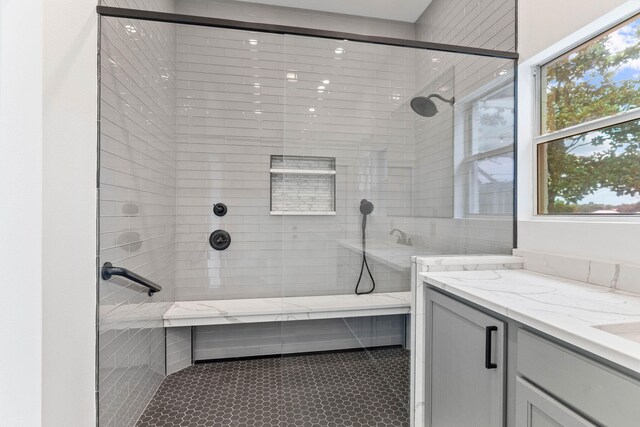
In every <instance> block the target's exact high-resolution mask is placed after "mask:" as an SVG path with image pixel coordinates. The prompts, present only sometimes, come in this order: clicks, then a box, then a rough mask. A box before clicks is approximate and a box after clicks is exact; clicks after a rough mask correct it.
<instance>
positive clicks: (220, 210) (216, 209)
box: [213, 203, 227, 216]
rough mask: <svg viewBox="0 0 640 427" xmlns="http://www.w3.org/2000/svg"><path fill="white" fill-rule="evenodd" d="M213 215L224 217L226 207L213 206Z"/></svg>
mask: <svg viewBox="0 0 640 427" xmlns="http://www.w3.org/2000/svg"><path fill="white" fill-rule="evenodd" d="M213 213H214V214H215V215H216V216H225V215H226V214H227V205H225V204H224V203H216V204H215V205H213Z"/></svg>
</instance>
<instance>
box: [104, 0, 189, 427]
mask: <svg viewBox="0 0 640 427" xmlns="http://www.w3.org/2000/svg"><path fill="white" fill-rule="evenodd" d="M114 3H116V2H114ZM117 3H118V4H116V5H121V6H132V7H141V8H144V7H145V3H144V2H140V3H137V2H136V3H135V4H134V2H127V3H126V4H120V3H121V2H117ZM160 3H162V5H163V7H164V8H165V9H166V10H173V8H172V2H169V1H165V2H154V4H155V5H158V4H160ZM147 6H148V5H147ZM174 49H175V28H174V26H172V25H169V24H161V23H154V22H142V21H137V20H125V19H114V18H102V19H101V52H100V53H101V69H100V72H101V85H100V91H101V103H100V111H101V115H100V129H101V134H100V182H99V186H100V189H99V190H100V254H99V255H100V262H101V263H104V262H106V261H109V262H112V263H113V264H114V265H117V266H122V267H125V268H128V269H130V270H133V271H135V272H136V273H139V274H141V275H143V276H145V277H148V278H149V279H151V280H153V281H155V282H157V283H159V284H160V285H161V286H162V287H163V290H162V292H160V293H157V294H155V295H154V296H153V297H149V296H147V293H146V292H145V290H144V288H142V287H140V286H138V285H136V284H133V283H132V282H128V281H126V280H122V279H120V278H114V279H111V280H110V281H102V280H101V281H100V283H99V289H98V290H99V306H98V310H99V318H98V326H99V336H98V346H99V354H98V358H99V377H98V396H99V408H98V413H99V421H100V426H101V427H106V426H113V427H126V426H132V425H134V424H135V422H136V420H137V419H138V417H139V416H140V414H141V413H142V411H143V410H144V408H145V407H146V405H147V403H148V402H149V400H150V399H151V397H152V396H153V394H154V393H155V391H156V389H157V387H158V386H159V385H160V382H161V381H162V379H163V378H164V370H165V355H164V347H165V345H164V340H165V338H164V328H163V324H162V314H163V313H164V311H165V310H166V309H167V307H168V305H169V304H171V302H172V301H173V300H174V291H173V279H174V276H175V261H174V259H175V252H174V250H175V222H176V211H175V162H176V160H175V138H174V132H175V114H174V112H175V65H174V64H175V50H174Z"/></svg>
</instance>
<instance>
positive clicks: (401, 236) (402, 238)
mask: <svg viewBox="0 0 640 427" xmlns="http://www.w3.org/2000/svg"><path fill="white" fill-rule="evenodd" d="M396 231H397V232H398V240H396V243H397V244H399V245H403V246H413V241H412V240H411V237H409V238H407V233H405V232H404V231H402V230H400V229H399V228H394V229H393V230H391V231H390V232H389V235H390V236H391V235H393V233H395V232H396Z"/></svg>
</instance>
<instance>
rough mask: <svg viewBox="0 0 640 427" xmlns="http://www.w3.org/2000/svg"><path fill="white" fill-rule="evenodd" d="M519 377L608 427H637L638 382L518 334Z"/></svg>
mask: <svg viewBox="0 0 640 427" xmlns="http://www.w3.org/2000/svg"><path fill="white" fill-rule="evenodd" d="M516 366H517V370H518V372H519V373H520V375H521V376H523V377H525V378H526V379H527V380H529V381H531V382H532V383H534V384H535V385H537V386H538V387H540V388H542V389H544V390H545V391H546V392H547V393H549V394H551V395H553V396H554V397H556V398H557V399H560V400H561V401H563V402H565V403H566V404H568V405H569V406H571V407H572V408H575V409H576V410H577V411H579V412H580V413H583V414H585V415H586V416H588V417H589V418H591V419H593V420H596V421H598V423H602V424H604V425H607V426H616V427H627V426H629V427H632V426H633V427H637V426H638V420H639V419H640V404H639V402H640V382H638V381H636V380H634V379H633V378H630V377H628V376H626V375H624V374H622V373H620V372H617V371H615V370H613V369H611V368H609V367H606V366H604V365H601V364H599V363H597V362H595V361H593V360H591V359H589V358H587V357H585V356H582V355H580V354H577V353H575V352H573V351H571V350H569V349H566V348H564V347H561V346H559V345H557V344H555V343H552V342H550V341H548V340H546V339H544V338H541V337H539V336H537V335H533V334H531V333H529V332H526V331H523V330H519V331H518V357H517V365H516Z"/></svg>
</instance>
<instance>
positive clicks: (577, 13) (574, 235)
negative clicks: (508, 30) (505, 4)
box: [518, 0, 640, 264]
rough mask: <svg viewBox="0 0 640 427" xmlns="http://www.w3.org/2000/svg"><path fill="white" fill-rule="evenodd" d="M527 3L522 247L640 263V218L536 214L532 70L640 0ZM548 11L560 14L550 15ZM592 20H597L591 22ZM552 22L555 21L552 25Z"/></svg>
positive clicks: (523, 15)
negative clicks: (546, 5)
mask: <svg viewBox="0 0 640 427" xmlns="http://www.w3.org/2000/svg"><path fill="white" fill-rule="evenodd" d="M529 3H533V2H529V1H527V0H525V1H520V16H519V22H520V29H521V32H520V36H519V50H520V52H522V53H524V55H523V58H522V60H521V63H520V66H519V76H520V78H519V99H518V103H519V109H518V110H519V117H518V123H519V129H518V162H519V163H518V201H519V206H518V247H519V248H521V249H529V250H536V251H544V252H554V253H559V254H567V255H575V256H580V257H587V258H594V259H606V260H614V261H620V262H629V263H633V264H640V219H638V218H575V217H573V218H571V217H562V218H559V217H544V218H541V217H536V216H534V215H533V210H534V203H533V201H534V178H535V177H534V161H535V157H534V147H533V142H532V137H533V110H532V106H533V105H534V99H535V98H534V89H533V87H534V80H533V77H532V72H531V69H532V67H533V66H534V65H536V64H540V63H544V62H545V61H547V60H549V59H551V58H553V57H554V56H555V55H557V54H558V53H560V52H561V51H562V50H564V49H567V48H570V47H572V46H573V45H575V44H576V43H579V42H580V41H583V40H587V39H588V38H590V37H592V36H594V35H596V34H598V33H600V32H602V31H603V30H605V29H607V28H608V27H610V26H611V24H612V23H615V22H618V21H620V20H621V19H624V18H625V17H628V16H630V15H631V14H633V13H634V11H635V12H636V13H637V12H638V11H640V1H639V0H632V1H628V2H625V3H624V4H622V5H621V6H619V7H617V8H616V6H617V5H618V4H620V3H622V2H621V1H619V0H608V1H601V0H598V1H588V2H587V1H583V0H572V1H568V0H567V1H563V2H554V3H553V5H551V2H547V1H546V0H545V2H544V3H549V5H548V7H540V4H539V2H535V6H534V5H533V4H529ZM585 4H588V6H585ZM596 4H597V8H595V6H596ZM604 4H606V7H604ZM569 5H570V6H569ZM551 6H553V8H552V7H551ZM558 7H560V9H558ZM590 8H591V9H590ZM593 8H595V9H593ZM549 10H554V11H556V12H554V14H549V13H548V11H549ZM594 11H595V12H594ZM594 18H597V19H595V21H591V20H593V19H594ZM554 20H557V23H555V24H554V22H555V21H554ZM558 27H560V29H558ZM563 36H566V37H564V38H563Z"/></svg>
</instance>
